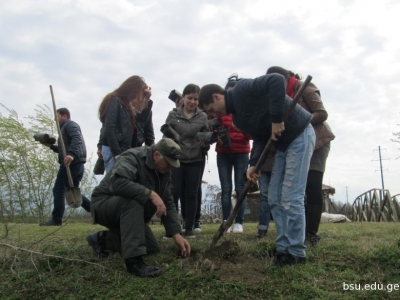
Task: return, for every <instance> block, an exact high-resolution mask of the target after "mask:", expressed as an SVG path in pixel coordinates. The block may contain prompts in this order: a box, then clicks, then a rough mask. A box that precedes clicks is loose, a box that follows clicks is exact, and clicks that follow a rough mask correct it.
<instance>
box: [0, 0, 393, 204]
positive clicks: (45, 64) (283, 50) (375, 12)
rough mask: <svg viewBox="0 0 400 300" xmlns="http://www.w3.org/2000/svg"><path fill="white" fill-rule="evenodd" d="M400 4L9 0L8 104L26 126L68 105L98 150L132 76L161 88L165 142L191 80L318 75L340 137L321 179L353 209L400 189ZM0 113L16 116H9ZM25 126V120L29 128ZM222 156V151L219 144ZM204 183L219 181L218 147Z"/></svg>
mask: <svg viewBox="0 0 400 300" xmlns="http://www.w3.org/2000/svg"><path fill="white" fill-rule="evenodd" d="M399 15H400V2H399V1H396V0H392V1H390V0H380V1H376V0H373V1H372V0H360V1H352V0H337V1H335V0H332V1H320V0H315V1H312V0H305V1H293V0H281V1H269V0H260V1H243V0H240V1H239V0H229V1H226V0H218V1H201V0H197V1H194V0H164V1H158V0H156V1H152V0H146V1H142V0H139V1H127V0H112V1H111V0H109V1H105V0H96V1H92V0H77V1H67V0H62V1H61V0H41V1H27V0H18V1H1V2H0V39H1V41H2V42H1V43H0V103H1V104H3V105H5V106H6V107H7V108H9V109H14V110H16V111H17V113H18V115H19V117H20V119H23V117H26V116H28V115H35V112H34V108H35V105H37V104H39V105H44V104H46V105H48V106H50V107H51V97H50V92H49V85H50V84H51V85H52V86H53V89H54V93H55V98H56V102H57V107H67V108H69V109H70V111H71V115H72V119H73V120H75V121H76V122H77V123H78V124H79V125H80V126H81V128H82V131H83V134H84V137H85V140H86V146H87V149H88V151H89V152H93V153H94V152H95V151H96V143H97V139H98V133H99V129H100V121H99V120H98V118H97V110H98V106H99V104H100V101H101V99H102V98H103V97H104V96H105V94H107V93H109V92H111V91H113V90H114V89H115V88H117V87H118V86H119V85H120V84H121V83H122V82H123V81H124V80H125V79H126V78H128V77H129V76H131V75H140V76H142V77H144V78H145V80H146V82H147V83H148V84H149V85H150V86H151V87H152V90H153V96H152V99H153V100H154V106H153V121H154V128H155V133H156V139H157V140H158V139H159V138H161V136H162V135H161V132H160V131H159V128H160V127H161V125H162V124H163V123H164V122H165V119H166V117H167V115H168V112H169V111H170V110H171V109H172V108H173V103H172V102H171V101H170V100H168V98H167V96H168V94H169V91H171V90H172V89H178V90H180V91H182V90H183V88H184V87H185V86H186V85H187V84H189V83H195V84H198V85H199V86H200V87H201V86H202V85H204V84H208V83H217V84H220V85H224V84H225V82H226V79H227V78H228V77H229V76H230V75H231V74H232V73H234V72H235V73H238V74H239V76H240V77H245V78H254V77H257V76H260V75H262V74H264V73H265V71H266V70H267V68H268V67H270V66H273V65H279V66H282V67H284V68H287V69H291V70H293V71H295V72H298V73H300V74H302V75H303V77H304V78H305V77H306V76H307V75H311V76H313V80H312V81H313V83H314V84H316V85H317V86H318V87H319V89H320V90H321V94H322V100H323V102H324V105H325V108H326V109H327V111H328V114H329V118H328V123H329V124H330V126H331V128H332V130H333V132H334V134H335V135H336V139H335V140H334V141H333V142H332V144H331V153H330V155H329V158H328V163H327V170H326V173H325V177H324V183H325V184H328V185H331V186H332V187H334V188H335V189H336V194H335V196H334V198H335V199H336V200H339V201H344V202H345V201H346V198H347V196H346V187H347V191H348V198H349V201H350V202H352V201H353V200H354V199H355V198H356V197H357V196H358V195H360V194H362V193H364V192H366V191H367V190H370V189H372V188H381V187H382V185H381V174H380V170H379V161H378V159H379V154H378V147H379V146H380V147H381V149H382V152H381V153H382V158H383V159H384V160H383V161H382V163H383V172H384V181H385V188H388V189H389V190H390V192H391V194H392V196H393V195H395V194H399V193H400V159H397V160H396V158H397V157H399V156H400V144H399V143H394V142H392V141H391V139H392V138H394V136H393V132H400V126H399V124H400V101H399V94H400V85H399V83H398V81H397V80H399V78H400V40H399V37H398V28H399V27H400V21H399ZM0 112H1V113H2V114H3V115H7V112H6V111H5V110H4V109H3V108H0ZM25 123H26V122H25ZM212 148H214V147H212ZM203 179H204V180H205V181H208V182H209V183H211V184H217V185H219V179H218V171H217V167H216V163H215V152H214V150H212V151H210V153H209V161H208V164H207V166H206V170H205V173H204V177H203Z"/></svg>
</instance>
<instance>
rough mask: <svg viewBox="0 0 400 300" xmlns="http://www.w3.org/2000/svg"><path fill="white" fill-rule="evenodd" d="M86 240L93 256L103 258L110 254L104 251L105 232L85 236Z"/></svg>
mask: <svg viewBox="0 0 400 300" xmlns="http://www.w3.org/2000/svg"><path fill="white" fill-rule="evenodd" d="M86 240H87V242H88V244H89V246H90V247H92V249H93V256H94V257H98V258H105V257H107V256H108V255H109V254H110V253H108V252H107V251H106V250H105V231H98V232H95V233H92V234H89V235H88V236H86Z"/></svg>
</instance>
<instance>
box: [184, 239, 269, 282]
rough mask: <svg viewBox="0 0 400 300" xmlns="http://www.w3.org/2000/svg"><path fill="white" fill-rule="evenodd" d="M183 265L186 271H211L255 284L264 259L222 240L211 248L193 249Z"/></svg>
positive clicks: (262, 267) (262, 270)
mask: <svg viewBox="0 0 400 300" xmlns="http://www.w3.org/2000/svg"><path fill="white" fill-rule="evenodd" d="M183 267H184V268H185V269H186V270H187V271H188V272H193V273H201V272H213V273H215V274H216V275H218V276H219V277H220V278H221V279H223V280H227V281H228V280H232V281H241V282H245V283H248V284H256V283H257V282H260V279H261V277H263V276H262V274H263V272H264V270H265V260H264V259H263V258H262V257H259V258H257V257H255V256H254V255H251V254H247V253H244V252H243V251H242V250H241V249H240V246H239V245H238V243H236V242H234V241H224V242H223V243H222V244H221V245H219V246H216V247H214V248H213V249H208V250H206V251H203V252H196V251H194V252H193V253H192V256H191V257H190V258H188V259H187V260H185V262H184V264H183Z"/></svg>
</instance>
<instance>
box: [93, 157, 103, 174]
mask: <svg viewBox="0 0 400 300" xmlns="http://www.w3.org/2000/svg"><path fill="white" fill-rule="evenodd" d="M104 171H105V167H104V159H103V156H99V158H98V159H97V161H96V164H95V165H94V168H93V173H94V175H103V174H104Z"/></svg>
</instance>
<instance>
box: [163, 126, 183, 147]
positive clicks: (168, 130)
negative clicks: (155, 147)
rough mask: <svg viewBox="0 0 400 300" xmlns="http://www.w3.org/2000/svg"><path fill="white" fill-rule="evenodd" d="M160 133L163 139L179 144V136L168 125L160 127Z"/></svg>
mask: <svg viewBox="0 0 400 300" xmlns="http://www.w3.org/2000/svg"><path fill="white" fill-rule="evenodd" d="M160 130H161V132H162V133H163V134H164V136H165V137H167V138H170V139H173V140H174V141H175V142H176V143H179V141H180V140H181V136H180V135H179V133H177V132H176V131H175V130H173V129H172V128H171V127H170V126H169V125H168V124H164V125H162V126H161V129H160Z"/></svg>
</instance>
